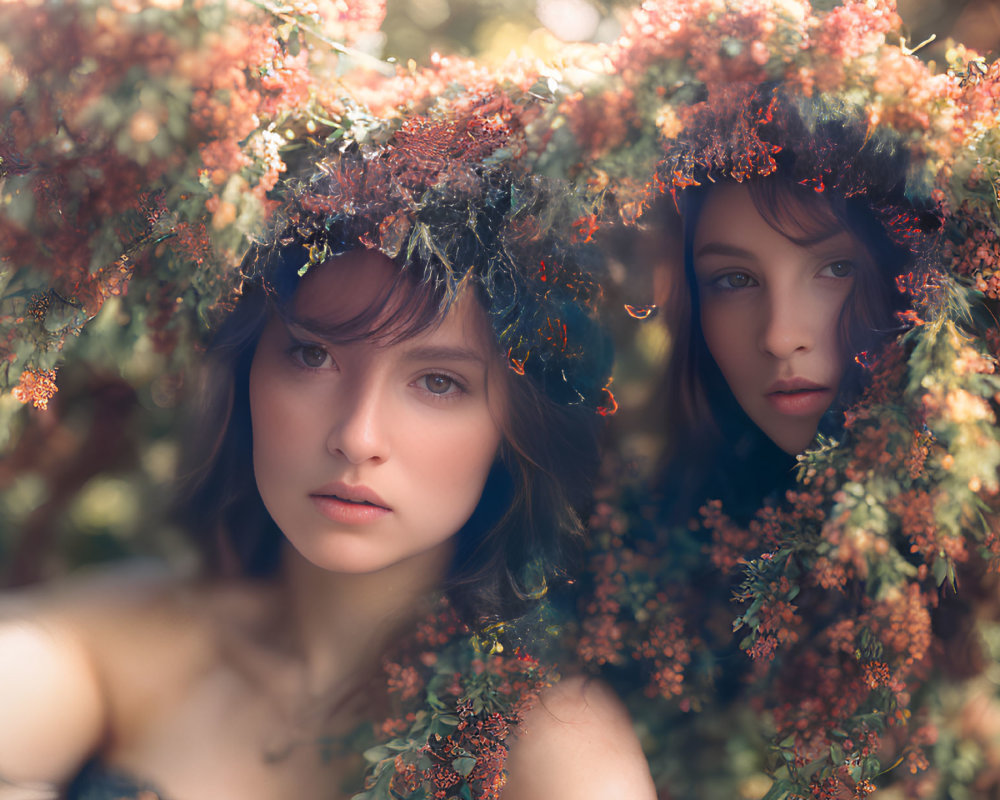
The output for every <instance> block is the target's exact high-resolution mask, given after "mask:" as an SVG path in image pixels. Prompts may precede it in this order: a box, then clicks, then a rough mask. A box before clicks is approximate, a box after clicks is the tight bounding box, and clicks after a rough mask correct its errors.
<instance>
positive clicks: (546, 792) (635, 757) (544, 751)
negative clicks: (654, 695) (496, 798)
mask: <svg viewBox="0 0 1000 800" xmlns="http://www.w3.org/2000/svg"><path fill="white" fill-rule="evenodd" d="M507 767H508V779H507V785H506V787H505V789H504V793H503V797H504V800H545V799H546V798H551V797H559V798H566V800H591V798H593V800H605V799H606V798H608V797H627V798H629V800H654V798H655V797H656V791H655V789H654V787H653V780H652V778H651V777H650V774H649V766H648V764H647V762H646V758H645V756H644V755H643V753H642V747H641V746H640V744H639V740H638V738H637V736H636V734H635V731H634V730H633V728H632V721H631V719H630V717H629V715H628V712H627V711H626V710H625V707H624V705H623V704H622V702H621V700H620V699H619V698H618V696H617V695H616V694H615V693H614V692H613V691H612V690H611V689H610V688H609V687H608V686H607V685H606V684H604V683H603V682H601V681H598V680H594V679H591V678H586V677H581V676H576V677H569V678H566V679H565V680H563V681H561V682H559V683H558V684H556V685H555V686H553V687H552V688H550V689H548V690H546V691H545V692H543V693H542V696H541V698H540V699H539V702H538V703H537V704H536V705H535V707H534V708H533V709H532V710H531V711H530V712H528V714H527V715H526V716H525V719H524V721H523V723H522V725H521V726H520V730H519V731H518V733H517V737H516V739H515V741H514V743H513V745H512V746H511V750H510V755H509V757H508V761H507Z"/></svg>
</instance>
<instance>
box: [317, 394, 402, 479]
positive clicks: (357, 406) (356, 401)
mask: <svg viewBox="0 0 1000 800" xmlns="http://www.w3.org/2000/svg"><path fill="white" fill-rule="evenodd" d="M337 391H338V396H337V397H336V398H335V400H334V402H333V406H334V414H333V416H334V419H333V424H332V425H331V426H330V430H329V434H328V435H327V440H326V447H327V450H328V451H329V452H330V453H331V455H338V456H340V457H342V458H344V459H346V460H347V461H348V462H350V463H351V464H363V463H364V462H366V461H384V460H385V459H386V458H387V457H388V455H389V438H388V430H387V422H388V420H387V419H386V416H385V415H386V414H387V413H388V409H387V408H386V402H385V399H384V398H383V397H382V396H381V395H382V392H381V391H380V389H379V387H378V386H377V385H376V384H375V383H374V382H372V381H356V382H348V381H344V382H342V383H341V384H340V385H339V386H338V387H337Z"/></svg>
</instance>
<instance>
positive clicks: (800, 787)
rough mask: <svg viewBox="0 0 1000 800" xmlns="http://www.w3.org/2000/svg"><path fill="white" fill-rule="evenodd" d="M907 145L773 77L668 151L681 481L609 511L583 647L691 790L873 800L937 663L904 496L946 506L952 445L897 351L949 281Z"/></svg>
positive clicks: (698, 121)
mask: <svg viewBox="0 0 1000 800" xmlns="http://www.w3.org/2000/svg"><path fill="white" fill-rule="evenodd" d="M903 152H904V151H903V149H902V147H901V146H900V144H899V142H898V139H897V137H894V136H892V135H891V134H889V133H886V132H884V131H878V130H870V128H869V125H868V123H867V120H866V119H865V118H864V117H863V116H861V115H860V114H858V113H856V112H852V111H851V110H850V109H847V108H845V107H844V106H842V105H838V104H834V103H832V102H831V101H828V100H823V99H820V98H805V97H802V96H798V95H796V94H795V93H794V92H792V91H790V90H785V89H782V88H778V87H776V86H774V85H765V86H758V87H747V86H739V87H728V88H727V89H726V90H725V91H723V92H720V93H719V95H718V96H716V97H715V98H713V101H709V102H707V103H704V104H702V105H700V106H699V107H698V108H697V109H695V110H692V111H691V113H689V115H688V117H687V118H686V127H685V129H684V131H683V133H681V134H680V135H679V136H677V137H676V138H674V139H673V140H671V141H669V142H668V143H667V152H666V156H665V158H664V160H663V162H662V163H661V165H660V168H659V170H658V178H659V180H660V181H661V183H662V184H664V185H665V186H666V188H667V190H668V191H669V193H670V194H671V195H673V199H674V200H675V202H676V204H677V208H678V210H679V212H680V215H681V223H682V224H681V227H682V230H683V257H682V258H681V259H678V265H677V266H678V269H677V271H676V274H675V275H672V276H671V278H670V279H669V281H668V285H669V289H670V291H671V296H670V298H669V301H668V302H667V303H666V306H665V317H666V320H667V324H668V326H669V327H670V331H671V347H672V349H671V356H670V362H669V365H668V368H667V380H666V384H665V387H664V393H663V394H661V395H659V396H658V397H657V398H656V405H655V407H654V408H653V409H651V412H650V413H651V414H655V415H656V417H657V418H658V419H662V420H663V428H664V429H665V433H664V435H665V447H666V457H665V466H664V467H663V470H662V472H661V473H660V475H659V476H658V477H657V479H656V480H655V481H654V483H653V486H652V489H651V492H650V490H649V489H648V488H641V489H629V488H627V487H626V488H625V490H624V491H619V492H618V494H617V496H616V497H615V500H614V501H613V503H609V504H608V505H607V506H606V507H605V508H604V511H603V514H604V518H602V519H600V520H599V528H600V530H599V532H598V534H597V536H596V537H595V538H596V540H597V541H598V542H599V543H600V544H599V547H598V548H597V549H596V551H595V552H594V554H593V558H592V561H591V563H592V565H593V566H592V572H593V585H592V591H591V594H590V596H589V598H588V599H587V601H586V602H585V603H584V608H583V613H584V619H583V623H582V636H581V640H580V645H579V651H580V653H581V655H582V656H583V657H584V658H585V659H587V660H590V661H592V662H596V663H598V664H610V665H612V667H613V668H612V669H610V670H608V669H605V671H604V674H605V675H607V676H609V677H610V678H611V679H612V680H613V681H614V682H615V684H616V685H618V686H623V687H629V686H630V685H631V686H635V685H640V686H643V687H644V691H643V693H642V697H638V696H636V697H635V700H634V705H633V714H634V715H635V716H636V717H637V718H638V719H640V720H641V724H644V725H646V726H647V727H649V728H650V729H652V730H654V731H656V733H655V737H651V741H654V742H655V745H654V746H652V747H651V748H650V750H649V755H650V758H651V761H652V762H653V765H654V774H656V777H657V782H658V784H659V785H662V786H664V787H666V788H668V789H669V791H670V792H671V794H676V795H678V796H705V797H708V796H712V797H714V796H719V797H723V796H732V794H733V793H734V791H736V790H735V789H734V786H737V785H746V786H749V785H750V784H751V783H752V782H753V780H755V779H759V780H762V781H763V785H761V784H759V783H758V784H756V788H755V789H754V790H753V793H755V794H756V793H757V792H758V791H759V794H763V793H765V792H766V791H767V787H768V785H769V784H770V782H769V781H768V780H767V778H766V777H765V776H763V775H761V774H760V773H763V772H768V773H770V774H771V775H772V776H776V777H778V778H779V779H780V781H779V782H778V783H776V784H775V787H776V788H775V789H774V792H775V794H776V796H779V797H780V796H782V794H781V792H782V791H785V792H793V793H795V792H797V793H803V794H807V793H815V796H829V797H839V796H842V795H841V792H840V790H835V789H833V788H831V786H832V785H833V783H832V782H836V781H839V782H841V783H840V784H839V785H841V786H842V787H845V788H843V791H848V789H847V788H846V787H850V791H851V792H853V791H855V790H857V791H858V792H859V793H860V795H859V796H861V795H863V794H864V792H865V791H866V790H867V789H868V787H870V786H871V785H872V784H871V783H869V782H868V781H869V779H871V778H873V777H874V776H875V775H878V774H879V773H880V771H881V769H882V768H881V767H880V766H879V762H878V755H877V753H878V743H879V737H880V736H882V735H884V736H885V738H886V739H887V740H888V739H891V738H892V733H891V731H890V732H889V733H887V732H886V730H887V729H889V728H891V727H892V726H894V725H895V726H897V727H901V726H905V724H906V719H907V716H906V715H905V713H903V712H899V713H897V711H898V710H899V709H902V708H906V707H908V706H909V704H910V702H911V697H913V695H914V694H915V693H916V691H917V690H918V689H919V687H920V685H921V683H920V682H921V676H922V674H923V673H922V672H921V671H922V670H926V669H927V668H928V667H927V662H926V660H925V656H926V655H927V652H928V649H927V646H926V642H927V640H928V637H929V635H930V634H929V632H930V628H931V621H930V618H929V617H927V616H926V609H925V608H924V607H923V606H922V605H921V604H920V603H918V602H917V600H916V598H917V597H920V596H923V595H919V594H918V593H917V591H918V590H917V588H916V581H917V580H918V578H917V577H916V576H917V575H921V576H922V578H920V579H919V580H924V579H926V577H927V574H928V566H929V564H928V565H924V566H923V567H922V568H919V567H918V566H916V564H915V563H914V562H915V561H916V560H917V556H915V555H913V554H914V553H918V552H920V553H923V552H925V550H924V544H922V541H923V540H922V539H920V538H918V529H917V528H916V525H915V524H914V520H916V519H920V520H921V522H920V523H919V524H920V525H923V524H924V520H925V519H926V518H925V517H918V516H915V515H914V516H910V511H909V507H908V505H907V504H909V503H913V498H915V497H922V496H923V495H922V494H921V493H922V492H923V491H924V488H925V487H927V491H928V495H929V496H936V495H934V494H932V493H933V492H936V491H937V484H936V482H937V481H938V480H940V478H939V474H938V473H936V472H934V470H933V467H930V466H928V468H926V469H925V468H924V467H923V466H922V465H923V464H924V461H918V460H917V459H918V456H919V455H920V453H924V452H925V451H922V450H920V447H924V446H927V443H930V442H931V441H932V436H931V435H930V434H929V433H927V431H929V430H930V426H932V425H933V426H935V430H937V431H938V432H939V433H938V434H935V435H937V436H940V438H939V439H936V440H934V445H935V446H936V447H943V446H945V443H946V442H947V441H948V439H947V438H946V435H945V431H946V428H945V427H944V426H943V425H940V424H939V422H938V421H937V420H935V421H934V422H931V421H930V417H928V416H927V415H926V412H924V411H922V410H921V408H923V409H929V408H931V406H930V404H928V403H926V402H924V401H922V400H921V399H920V396H919V394H918V393H914V390H913V388H912V387H913V386H914V385H915V384H914V383H912V382H909V383H908V380H910V379H908V378H907V377H906V376H905V374H904V373H902V372H901V370H899V369H897V368H896V367H898V365H899V363H900V357H899V356H900V354H901V353H902V352H904V350H903V349H902V348H901V347H900V346H899V345H898V344H896V345H895V346H893V343H894V342H896V340H897V338H898V337H901V341H903V342H905V343H906V344H904V345H903V347H906V348H913V350H912V351H905V352H914V353H915V354H920V353H921V352H922V351H921V348H926V347H927V344H926V342H925V343H924V344H920V345H915V344H914V343H915V342H917V341H919V338H918V337H920V336H921V335H922V333H923V332H922V331H919V330H917V331H916V332H915V333H912V332H909V331H908V329H909V327H910V324H911V323H913V322H914V321H919V318H918V317H917V315H916V314H914V313H910V312H908V311H907V306H908V304H909V302H910V300H911V299H914V298H913V296H912V295H911V296H906V295H904V294H903V293H902V289H903V288H904V286H910V287H913V286H920V285H921V281H920V280H918V279H917V278H918V277H919V276H922V275H930V274H933V273H932V271H931V269H930V267H929V265H928V256H929V255H930V254H931V253H932V252H934V251H933V245H934V243H935V242H934V237H935V232H936V228H937V226H938V221H937V218H936V217H935V216H933V215H931V214H927V213H925V212H924V211H923V210H922V208H921V205H920V204H919V203H918V202H915V201H911V200H910V199H909V197H908V195H907V181H906V178H907V159H906V157H905V155H904V154H903ZM928 285H933V284H928ZM916 299H917V300H920V297H919V295H918V297H917V298H916ZM924 300H926V298H924ZM926 307H927V306H926V303H922V309H921V312H920V313H921V314H923V313H925V310H926ZM908 323H910V324H908ZM926 330H932V328H930V327H929V326H928V328H927V329H926ZM925 332H926V331H925ZM927 335H928V336H933V334H931V333H927ZM908 336H909V338H907V337H908ZM930 341H934V342H940V341H941V339H940V338H932V339H931V340H930ZM956 341H957V339H956ZM894 347H895V349H894ZM926 352H928V351H927V350H923V353H924V354H926ZM893 353H895V354H896V356H895V359H896V360H895V361H893V355H892V354H893ZM915 357H917V356H916V355H915ZM925 357H926V355H925ZM935 358H937V356H936V357H935ZM940 363H948V362H947V361H942V362H940ZM873 365H875V367H876V368H875V369H872V366H873ZM894 365H895V366H894ZM916 385H918V386H919V384H916ZM927 385H929V384H927ZM664 396H665V400H666V402H665V403H664ZM915 414H919V415H920V416H916V415H915ZM911 419H918V420H920V421H921V422H920V423H918V425H917V428H918V430H917V431H915V432H914V431H911V429H910V426H911V424H912V423H911V422H910V420H911ZM920 425H926V426H927V427H926V428H924V434H923V435H924V436H925V438H921V431H920ZM817 434H821V435H822V437H821V438H819V439H817ZM945 463H947V461H946V462H945ZM797 464H798V465H800V469H798V470H796V469H795V467H796V465H797ZM898 473H902V477H899V474H898ZM918 487H919V491H918ZM650 494H652V500H651V499H650ZM883 496H884V497H885V498H886V499H885V500H884V501H882V497H883ZM873 498H879V500H878V501H876V500H875V499H873ZM880 501H881V502H884V503H885V505H884V506H883V507H882V508H876V507H874V506H875V505H876V503H877V502H880ZM914 505H916V504H914ZM920 507H921V508H923V506H920ZM920 513H924V512H923V511H921V512H920ZM940 530H942V531H943V530H944V527H943V526H942V528H940ZM872 532H877V533H875V534H873V533H872ZM925 535H926V534H924V533H922V532H921V533H919V536H925ZM971 535H974V531H973V530H972V529H971V528H970V536H971ZM864 537H868V538H864ZM910 537H912V538H910ZM945 538H946V537H945V536H944V535H942V536H941V538H940V540H938V541H937V542H936V544H937V546H938V548H943V547H948V546H950V545H949V544H946V543H944V540H945ZM896 547H898V548H899V551H902V552H905V555H901V554H898V553H897V550H896V549H895V548H896ZM938 552H944V550H943V549H939V550H938ZM929 558H930V559H931V560H933V558H934V556H929ZM911 580H912V581H913V582H914V588H913V589H912V590H911V588H910V586H909V585H908V584H907V582H908V581H911ZM939 582H940V581H939ZM890 586H891V587H892V588H891V589H887V587H890ZM899 586H902V587H904V588H903V589H900V588H897V587H899ZM637 587H639V588H637ZM932 591H933V590H932V589H929V588H928V595H926V596H927V597H928V598H930V597H931V595H930V592H932ZM734 595H735V596H736V599H737V601H738V603H737V604H734V603H733V602H732V600H733V597H734ZM926 602H927V604H928V605H930V604H931V603H933V602H935V601H934V600H933V599H928V600H927V601H926ZM904 619H905V620H906V621H907V628H906V633H905V634H899V635H896V636H895V638H894V634H892V633H889V631H897V630H899V629H900V627H901V622H900V620H904ZM892 620H895V622H893V621H892ZM734 630H735V631H737V633H736V635H735V636H734ZM911 630H912V631H913V633H912V634H911V633H910V631H911ZM610 632H613V633H614V636H612V635H610ZM741 651H743V652H741ZM629 656H632V658H629ZM748 656H749V658H748ZM635 694H636V695H638V693H635ZM649 696H655V697H659V698H660V700H661V701H667V702H661V703H659V704H651V703H650V702H649ZM654 709H655V710H654ZM692 710H697V711H698V712H699V713H697V714H692V713H690V712H691V711H692ZM762 715H763V718H764V719H766V720H767V722H766V723H764V724H762V723H761V716H762ZM720 720H721V721H722V722H721V723H720ZM914 727H915V728H917V727H918V726H916V725H915V726H914ZM899 739H900V740H903V739H904V737H903V736H902V735H901V734H899ZM844 742H846V743H847V744H846V748H845V746H844V745H843V743H844ZM691 743H696V744H695V745H694V746H692V745H691ZM922 744H924V742H921V741H919V737H916V736H914V737H913V738H912V739H911V740H910V742H909V743H908V744H907V745H906V747H901V746H899V745H898V744H897V743H893V744H888V745H887V746H886V748H885V750H884V751H883V753H882V757H883V758H884V757H886V756H887V755H888V754H891V758H892V760H896V759H897V758H901V757H904V756H905V757H909V755H910V754H911V753H916V752H917V751H918V750H919V749H920V746H921V745H922ZM722 749H725V750H726V752H733V753H739V754H741V755H740V757H739V758H736V757H734V758H732V759H721V758H720V757H719V752H720V750H722ZM768 753H773V754H777V759H778V760H777V761H775V760H774V758H773V756H769V755H768ZM882 763H883V764H884V763H885V762H884V761H883V762H882ZM889 763H891V761H890V762H889ZM915 763H916V762H915ZM809 765H812V769H808V768H807V766H809ZM754 773H757V775H756V776H755V774H754ZM739 791H749V790H745V789H743V788H741V789H740V790H739ZM824 792H826V794H824ZM757 796H759V795H757ZM807 796H808V794H807Z"/></svg>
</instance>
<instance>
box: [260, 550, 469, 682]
mask: <svg viewBox="0 0 1000 800" xmlns="http://www.w3.org/2000/svg"><path fill="white" fill-rule="evenodd" d="M451 556H452V547H451V545H450V543H446V545H445V546H442V547H439V548H436V549H434V550H430V551H427V552H425V553H421V554H419V555H417V556H414V557H412V558H409V559H407V560H405V561H402V562H399V563H397V564H394V565H392V566H390V567H387V568H385V569H382V570H379V571H377V572H370V573H335V572H329V571H327V570H324V569H322V568H321V567H317V566H316V565H314V564H312V563H310V562H309V561H307V560H306V559H305V558H303V557H302V556H301V555H300V554H299V553H298V552H297V551H296V550H295V549H294V548H292V547H291V546H286V547H285V552H284V554H283V563H282V570H281V574H280V579H279V586H278V593H279V597H280V600H279V606H280V607H281V618H282V622H281V624H282V626H283V628H284V631H285V633H286V634H287V637H288V638H287V642H288V647H289V652H290V654H291V655H293V657H295V658H296V659H301V661H302V664H303V667H304V678H305V681H306V686H307V687H308V689H309V690H310V691H313V692H317V693H321V692H325V691H329V689H330V687H333V686H338V685H341V686H343V685H346V684H347V683H352V682H354V681H356V680H358V679H359V678H361V677H364V676H366V675H369V674H370V673H371V669H372V667H374V666H377V665H378V663H379V661H380V659H381V656H382V655H383V654H384V653H385V651H386V650H387V648H388V647H389V646H390V645H391V643H392V641H393V639H394V638H396V637H398V636H399V635H400V634H401V633H402V632H403V631H405V630H406V628H407V627H408V626H410V625H412V623H413V620H414V618H415V617H417V616H418V615H419V614H420V612H421V610H423V609H425V608H426V607H427V600H428V598H429V597H430V596H431V595H432V594H433V593H434V592H435V590H436V589H437V588H438V587H439V586H440V585H441V583H442V581H443V579H444V577H445V575H446V573H447V569H448V565H449V563H450V560H451Z"/></svg>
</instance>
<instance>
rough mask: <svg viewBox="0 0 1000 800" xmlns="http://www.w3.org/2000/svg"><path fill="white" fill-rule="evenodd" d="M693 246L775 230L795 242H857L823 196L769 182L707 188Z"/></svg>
mask: <svg viewBox="0 0 1000 800" xmlns="http://www.w3.org/2000/svg"><path fill="white" fill-rule="evenodd" d="M694 234H695V236H694V238H695V243H696V248H697V246H698V245H699V244H701V243H703V242H706V241H709V240H725V241H738V240H741V239H747V238H753V237H761V238H765V239H768V238H770V237H771V235H772V234H778V235H780V236H781V237H783V238H784V239H787V240H789V241H791V242H793V243H794V244H797V245H799V246H803V247H808V248H810V249H812V248H813V247H817V246H825V245H828V244H829V245H837V246H847V245H850V246H855V245H857V246H861V242H860V241H859V240H858V239H857V237H856V236H855V235H854V233H853V232H852V231H851V230H850V229H849V228H847V227H846V226H845V225H844V224H843V223H842V222H841V221H840V219H839V218H838V217H837V215H836V214H835V213H834V211H833V209H832V207H831V206H830V203H829V202H828V201H827V200H826V199H825V198H823V197H820V196H818V195H815V196H814V195H812V194H809V193H807V192H802V193H801V194H800V193H798V192H794V191H793V190H792V188H791V187H788V186H785V185H783V184H781V183H780V182H774V183H772V184H771V185H769V186H766V187H765V185H764V182H763V181H762V182H760V183H759V184H758V185H754V186H751V185H750V184H741V183H722V184H718V185H716V186H713V187H712V188H711V189H710V190H709V192H708V195H707V197H706V198H705V202H704V205H703V207H702V209H701V214H700V215H699V218H698V222H697V225H696V227H695V231H694Z"/></svg>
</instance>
